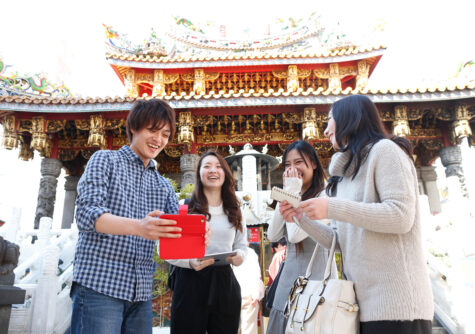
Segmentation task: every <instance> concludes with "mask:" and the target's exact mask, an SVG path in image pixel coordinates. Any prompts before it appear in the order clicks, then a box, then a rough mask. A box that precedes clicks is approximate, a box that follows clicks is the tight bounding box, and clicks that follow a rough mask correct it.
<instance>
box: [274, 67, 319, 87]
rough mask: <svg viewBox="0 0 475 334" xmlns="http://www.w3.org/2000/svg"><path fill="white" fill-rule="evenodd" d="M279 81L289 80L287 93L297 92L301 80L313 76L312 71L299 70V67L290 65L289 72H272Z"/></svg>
mask: <svg viewBox="0 0 475 334" xmlns="http://www.w3.org/2000/svg"><path fill="white" fill-rule="evenodd" d="M272 74H273V75H274V76H275V77H276V78H279V79H287V91H289V92H296V91H297V90H298V89H299V78H306V77H308V76H309V75H310V74H312V70H307V69H299V68H297V65H289V67H288V68H287V71H272Z"/></svg>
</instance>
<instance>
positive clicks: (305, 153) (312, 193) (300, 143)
mask: <svg viewBox="0 0 475 334" xmlns="http://www.w3.org/2000/svg"><path fill="white" fill-rule="evenodd" d="M292 150H297V152H298V153H299V154H300V156H301V157H302V159H303V161H304V162H305V165H306V166H307V167H308V162H310V164H314V165H315V168H314V169H313V177H312V184H311V185H310V187H308V189H307V190H305V192H304V193H303V194H302V200H307V199H310V198H314V197H317V196H318V195H320V193H321V192H322V190H323V189H324V188H325V172H324V170H323V168H322V163H321V162H320V159H319V158H318V155H317V151H315V149H314V148H313V146H312V145H310V144H309V143H308V142H306V141H305V140H297V141H294V142H293V143H291V144H290V145H289V146H287V148H286V149H285V151H284V155H283V156H282V163H283V164H284V170H285V162H286V160H287V155H288V154H289V152H290V151H292ZM307 160H308V162H307ZM295 247H296V250H297V254H300V253H302V251H303V243H302V241H300V242H298V243H296V244H295Z"/></svg>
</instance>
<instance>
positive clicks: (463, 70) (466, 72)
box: [455, 59, 475, 82]
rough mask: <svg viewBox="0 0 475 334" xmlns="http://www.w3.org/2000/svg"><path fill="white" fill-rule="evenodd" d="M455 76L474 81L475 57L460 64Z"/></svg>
mask: <svg viewBox="0 0 475 334" xmlns="http://www.w3.org/2000/svg"><path fill="white" fill-rule="evenodd" d="M455 78H457V79H458V80H459V81H465V82H475V59H472V60H469V61H466V62H464V63H462V64H460V66H459V68H458V70H457V73H456V74H455Z"/></svg>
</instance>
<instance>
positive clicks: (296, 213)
mask: <svg viewBox="0 0 475 334" xmlns="http://www.w3.org/2000/svg"><path fill="white" fill-rule="evenodd" d="M279 211H280V214H281V215H282V217H284V220H285V221H286V222H287V223H293V222H294V217H296V218H297V220H300V219H301V218H302V210H301V209H300V208H297V209H296V208H294V207H293V205H292V204H290V203H289V202H287V201H282V202H281V203H280V205H279Z"/></svg>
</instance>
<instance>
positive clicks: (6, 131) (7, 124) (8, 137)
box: [2, 116, 18, 150]
mask: <svg viewBox="0 0 475 334" xmlns="http://www.w3.org/2000/svg"><path fill="white" fill-rule="evenodd" d="M2 144H3V146H4V147H5V148H6V149H8V150H11V149H13V148H15V147H17V146H18V134H17V132H16V131H15V116H5V117H4V118H3V140H2Z"/></svg>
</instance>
